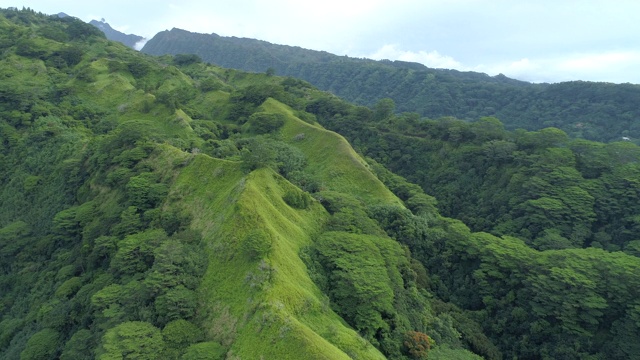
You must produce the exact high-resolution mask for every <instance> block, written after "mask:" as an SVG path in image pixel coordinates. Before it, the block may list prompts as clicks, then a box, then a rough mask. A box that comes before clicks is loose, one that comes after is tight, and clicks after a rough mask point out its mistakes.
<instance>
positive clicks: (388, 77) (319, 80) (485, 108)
mask: <svg viewBox="0 0 640 360" xmlns="http://www.w3.org/2000/svg"><path fill="white" fill-rule="evenodd" d="M141 51H142V52H145V53H149V54H152V55H163V54H173V55H175V54H187V53H192V54H196V55H198V56H200V57H201V58H202V59H203V60H204V61H207V62H210V63H213V64H217V65H219V66H223V67H228V68H236V69H241V70H244V71H252V72H266V71H267V70H270V71H273V72H275V73H276V74H279V75H284V76H292V77H295V78H300V79H302V80H305V81H308V82H309V83H311V84H313V85H314V86H317V87H318V88H320V89H322V90H325V91H330V92H332V93H334V94H336V95H338V96H340V97H342V98H345V99H346V100H349V101H352V102H355V103H357V104H360V105H363V106H367V107H371V106H373V105H374V104H375V103H376V102H377V101H379V100H381V99H383V98H390V99H392V100H393V101H394V103H395V110H396V111H397V112H415V113H418V114H419V115H420V116H423V117H427V118H431V119H437V118H441V117H447V116H453V117H456V118H459V119H462V120H466V121H476V120H477V119H479V118H481V117H483V116H493V117H497V118H499V119H500V120H501V121H502V122H503V123H504V124H505V127H506V128H507V129H509V130H515V129H517V128H523V129H526V130H539V129H542V128H544V127H550V126H553V127H557V128H560V129H562V130H563V131H565V132H566V133H568V134H569V135H570V136H572V137H578V138H585V139H589V140H596V141H604V142H609V141H617V140H620V139H621V138H623V137H626V138H630V139H632V140H633V141H640V120H639V119H640V110H639V109H638V108H637V107H636V106H634V105H633V104H634V103H637V102H639V101H640V85H633V84H609V83H595V82H587V81H572V82H562V83H556V84H533V83H528V82H525V81H519V80H514V79H510V78H508V77H506V76H504V75H496V76H493V77H492V76H489V75H487V74H483V73H477V72H461V71H457V70H446V69H431V68H427V67H425V66H423V65H421V64H416V63H407V62H402V61H390V60H380V61H376V60H369V59H359V58H350V57H344V56H338V55H333V54H330V53H328V52H323V51H316V50H306V49H302V48H300V47H292V46H286V45H275V44H271V43H268V42H266V41H262V40H255V39H247V38H236V37H223V36H219V35H216V34H213V35H210V34H199V33H192V32H189V31H186V30H181V29H177V28H174V29H172V30H166V31H162V32H159V33H158V34H156V35H155V36H154V37H153V38H152V39H150V40H149V41H148V42H147V43H146V44H145V46H144V47H143V48H142V50H141Z"/></svg>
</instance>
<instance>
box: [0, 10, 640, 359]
mask: <svg viewBox="0 0 640 360" xmlns="http://www.w3.org/2000/svg"><path fill="white" fill-rule="evenodd" d="M0 48H2V49H3V51H2V53H1V55H0V75H1V76H2V79H3V81H2V82H0V357H1V358H3V359H58V358H59V359H92V358H98V359H122V358H138V359H156V358H163V359H182V360H192V359H260V358H279V359H280V358H282V359H285V358H300V357H304V358H308V359H349V358H358V359H382V358H390V359H426V358H428V359H479V358H485V359H510V358H522V359H633V358H638V357H640V347H639V346H638V344H637V341H636V339H638V338H639V337H640V303H639V302H638V299H639V298H640V293H639V291H640V290H639V289H640V258H639V256H640V245H639V244H638V241H640V236H638V235H639V231H640V220H639V216H640V215H639V210H640V209H638V205H637V204H638V201H637V200H638V197H639V196H640V182H639V181H638V179H640V176H639V175H640V174H639V173H638V172H639V170H640V168H639V166H640V165H639V162H638V160H640V149H639V148H638V147H637V146H636V145H635V144H633V143H632V142H628V141H622V142H611V143H607V144H605V143H599V142H594V141H589V140H583V139H571V137H570V136H569V135H568V134H567V133H566V132H563V131H562V130H559V129H557V128H545V129H540V130H535V131H526V130H517V131H510V130H509V129H505V128H506V126H503V124H502V123H501V122H500V120H498V119H496V118H493V117H477V118H474V119H472V120H473V121H466V120H459V119H456V118H452V117H445V118H435V119H427V118H423V117H421V116H420V115H419V114H417V113H402V114H397V111H396V110H397V106H396V103H395V102H394V101H393V100H392V99H382V100H380V101H377V102H374V103H372V105H371V106H370V107H364V106H357V105H353V104H350V103H348V102H346V101H344V100H341V99H340V98H337V97H336V96H334V95H332V94H330V93H327V92H322V91H320V90H317V89H316V88H314V87H313V86H311V85H310V84H309V83H307V82H305V81H303V80H299V79H295V78H292V77H280V76H276V75H275V74H274V73H273V72H272V71H270V72H261V73H246V72H242V71H237V70H232V69H225V68H220V67H217V66H212V65H208V64H205V63H204V62H203V60H202V58H201V57H200V56H198V55H195V54H177V55H175V56H161V57H153V56H149V55H145V54H141V53H137V52H135V51H133V50H131V49H129V48H127V47H125V46H123V45H121V44H118V43H115V42H110V41H107V40H106V39H105V37H104V35H103V34H102V33H101V32H100V31H98V30H97V29H96V28H94V27H92V26H90V25H88V24H85V23H83V22H81V21H79V20H78V19H75V18H71V17H68V18H59V17H57V16H46V15H43V14H39V13H36V12H34V11H32V10H30V9H23V10H17V9H5V10H0ZM399 65H401V64H392V66H393V67H398V66H399ZM400 68H401V67H400ZM415 70H416V71H422V70H420V69H415ZM276 73H278V71H276ZM467 75H469V76H476V75H474V74H467ZM494 80H495V81H497V82H509V81H510V80H508V79H494ZM513 85H514V86H523V85H522V84H513ZM334 131H337V132H338V133H340V134H341V135H339V134H338V133H336V132H334ZM343 136H344V137H343ZM347 140H348V141H347ZM351 144H353V147H352V145H351ZM356 150H357V151H356ZM392 171H393V172H392ZM407 179H408V180H407ZM410 181H412V182H413V183H412V182H410ZM425 190H426V192H425Z"/></svg>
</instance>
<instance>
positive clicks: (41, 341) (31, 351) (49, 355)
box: [20, 328, 60, 360]
mask: <svg viewBox="0 0 640 360" xmlns="http://www.w3.org/2000/svg"><path fill="white" fill-rule="evenodd" d="M59 341H60V334H59V333H58V332H57V331H55V330H53V329H48V328H47V329H42V330H40V331H38V332H37V333H35V334H33V336H31V337H30V338H29V341H27V345H26V347H25V349H24V350H23V351H22V352H21V353H20V360H47V359H55V354H56V352H57V351H58V347H59V346H60V344H59V343H58V342H59Z"/></svg>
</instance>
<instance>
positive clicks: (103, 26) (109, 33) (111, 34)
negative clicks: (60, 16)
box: [65, 14, 144, 49]
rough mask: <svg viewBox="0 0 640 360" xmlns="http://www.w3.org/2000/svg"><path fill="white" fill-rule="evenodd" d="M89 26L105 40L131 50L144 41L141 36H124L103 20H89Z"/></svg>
mask: <svg viewBox="0 0 640 360" xmlns="http://www.w3.org/2000/svg"><path fill="white" fill-rule="evenodd" d="M65 15H66V14H65ZM89 24H91V25H93V26H95V27H97V28H98V29H100V30H102V32H103V33H104V34H105V36H106V37H107V39H109V40H113V41H118V42H121V43H123V44H125V45H127V46H128V47H130V48H132V49H135V47H136V44H137V43H139V42H141V41H143V40H144V38H143V37H142V36H139V35H134V34H125V33H123V32H120V31H118V30H116V29H114V28H112V27H111V25H109V24H108V23H107V22H105V21H104V19H102V20H100V21H97V20H91V21H90V22H89Z"/></svg>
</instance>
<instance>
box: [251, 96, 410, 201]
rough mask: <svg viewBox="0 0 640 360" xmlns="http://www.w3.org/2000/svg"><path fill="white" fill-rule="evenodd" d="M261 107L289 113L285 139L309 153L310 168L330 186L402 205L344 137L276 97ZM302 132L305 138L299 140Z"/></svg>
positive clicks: (368, 198) (357, 195)
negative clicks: (302, 117)
mask: <svg viewBox="0 0 640 360" xmlns="http://www.w3.org/2000/svg"><path fill="white" fill-rule="evenodd" d="M262 111H265V112H274V113H281V114H284V115H285V116H286V118H287V121H286V123H285V125H284V127H283V128H282V131H281V133H282V137H283V140H285V141H286V142H288V143H290V144H291V145H293V146H296V147H298V148H299V149H300V150H302V151H303V152H304V153H305V154H306V156H307V158H308V161H309V165H308V167H307V169H308V170H307V171H308V172H309V173H311V174H312V175H313V176H314V177H315V178H316V179H318V180H319V181H320V182H322V184H323V185H324V186H325V187H326V188H327V190H333V191H338V192H343V193H349V194H351V195H354V196H356V197H358V198H360V199H361V200H363V201H365V202H366V203H370V204H371V203H380V202H382V203H391V204H398V205H402V202H401V201H400V199H398V198H397V197H396V196H395V195H394V194H393V193H392V192H391V191H390V190H389V189H387V188H386V187H385V186H384V184H383V183H382V182H381V181H380V180H379V179H378V178H377V177H376V176H375V175H374V174H373V172H371V171H370V170H369V165H367V163H366V162H365V161H364V159H362V157H360V155H358V154H357V153H356V152H355V150H354V149H353V148H352V147H351V145H350V144H349V142H348V141H347V140H346V139H345V138H344V137H342V136H341V135H339V134H337V133H335V132H332V131H329V130H326V129H323V128H322V127H320V126H319V125H311V124H309V123H306V122H304V121H302V120H300V119H298V118H297V117H295V116H294V115H293V112H292V111H291V109H290V108H289V107H287V106H286V105H284V104H282V103H280V102H278V101H276V100H273V99H268V100H267V101H266V102H265V103H264V104H263V105H262ZM301 134H302V135H301ZM300 136H303V137H304V138H303V139H301V140H296V137H300Z"/></svg>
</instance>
